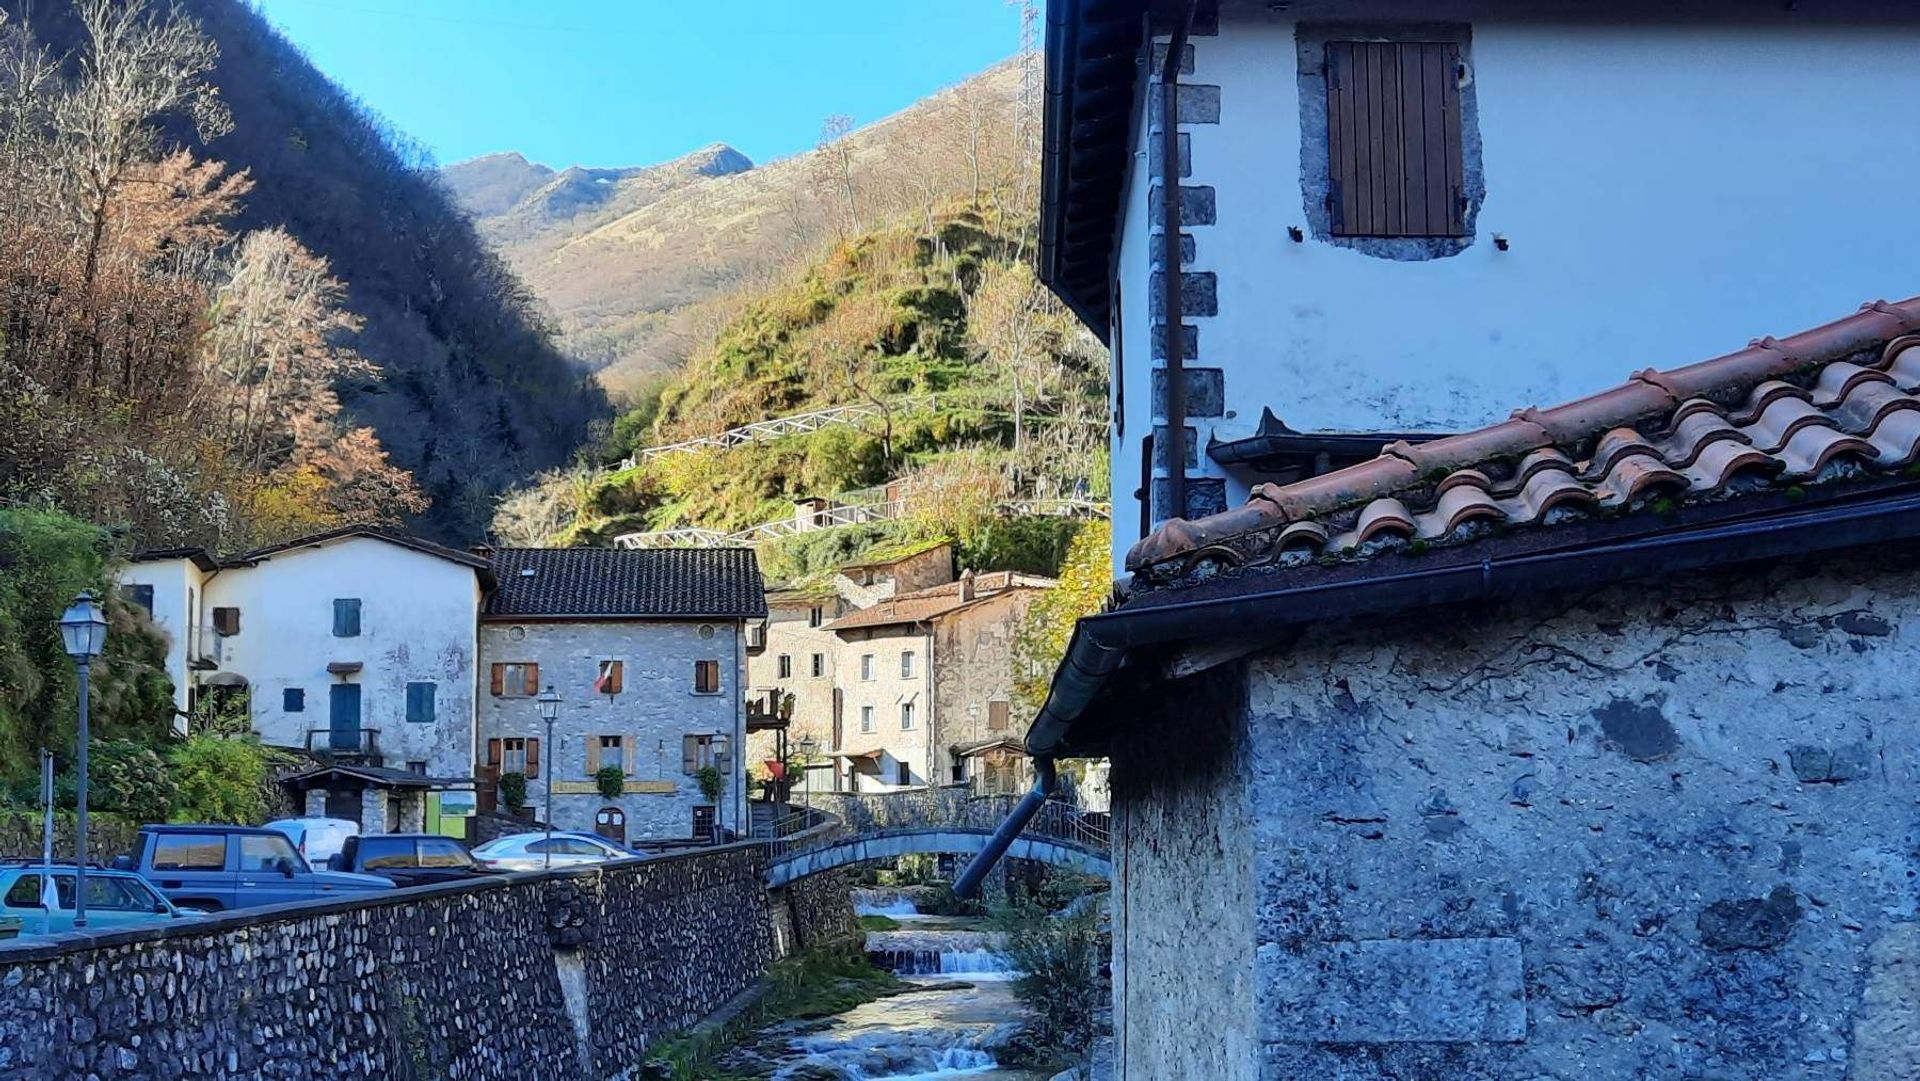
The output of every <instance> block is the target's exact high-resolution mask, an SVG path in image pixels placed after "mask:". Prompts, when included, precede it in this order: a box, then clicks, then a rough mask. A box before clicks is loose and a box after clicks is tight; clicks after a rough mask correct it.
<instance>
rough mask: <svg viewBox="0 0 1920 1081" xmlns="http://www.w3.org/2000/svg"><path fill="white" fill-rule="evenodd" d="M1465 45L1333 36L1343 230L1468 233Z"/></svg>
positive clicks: (1331, 165) (1331, 69) (1331, 125)
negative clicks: (1462, 93)
mask: <svg viewBox="0 0 1920 1081" xmlns="http://www.w3.org/2000/svg"><path fill="white" fill-rule="evenodd" d="M1459 67H1460V47H1459V46H1458V45H1455V44H1451V43H1440V42H1416V41H1331V42H1328V43H1327V167H1328V180H1329V187H1328V191H1327V204H1328V211H1329V217H1330V219H1331V221H1332V225H1333V234H1334V235H1335V236H1375V237H1396V236H1409V237H1421V236H1428V237H1432V236H1464V235H1465V234H1466V206H1465V200H1464V198H1463V196H1464V193H1465V190H1466V183H1465V179H1464V178H1465V166H1464V163H1463V162H1462V152H1461V151H1462V147H1461V138H1460V79H1459V75H1458V71H1459Z"/></svg>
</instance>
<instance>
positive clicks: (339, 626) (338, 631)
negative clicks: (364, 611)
mask: <svg viewBox="0 0 1920 1081" xmlns="http://www.w3.org/2000/svg"><path fill="white" fill-rule="evenodd" d="M333 636H334V637H335V638H358V637H360V598H358V597H336V598H334V602H333Z"/></svg>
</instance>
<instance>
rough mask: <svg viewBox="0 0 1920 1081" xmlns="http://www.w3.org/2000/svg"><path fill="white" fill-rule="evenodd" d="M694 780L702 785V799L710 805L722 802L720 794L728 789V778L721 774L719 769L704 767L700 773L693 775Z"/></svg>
mask: <svg viewBox="0 0 1920 1081" xmlns="http://www.w3.org/2000/svg"><path fill="white" fill-rule="evenodd" d="M693 779H694V780H695V781H698V782H699V784H700V795H701V797H702V798H704V799H705V800H706V801H707V802H708V803H719V802H720V793H722V792H724V791H726V789H727V777H726V774H724V773H721V772H720V769H719V767H717V766H702V767H700V772H698V773H696V774H694V775H693Z"/></svg>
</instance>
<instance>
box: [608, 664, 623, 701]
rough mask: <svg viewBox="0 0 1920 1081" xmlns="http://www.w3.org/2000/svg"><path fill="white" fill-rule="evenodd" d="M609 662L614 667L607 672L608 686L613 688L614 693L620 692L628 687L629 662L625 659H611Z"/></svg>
mask: <svg viewBox="0 0 1920 1081" xmlns="http://www.w3.org/2000/svg"><path fill="white" fill-rule="evenodd" d="M608 663H609V664H611V665H612V666H613V668H612V670H611V671H609V672H608V673H607V686H608V687H611V688H612V689H613V691H612V693H614V694H619V693H620V692H621V691H622V690H624V689H625V688H626V679H627V663H626V662H625V661H610V662H608Z"/></svg>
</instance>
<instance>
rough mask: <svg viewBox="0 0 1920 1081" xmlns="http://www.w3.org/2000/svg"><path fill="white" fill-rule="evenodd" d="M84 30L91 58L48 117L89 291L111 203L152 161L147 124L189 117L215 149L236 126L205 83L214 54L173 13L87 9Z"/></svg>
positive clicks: (93, 2) (85, 56)
mask: <svg viewBox="0 0 1920 1081" xmlns="http://www.w3.org/2000/svg"><path fill="white" fill-rule="evenodd" d="M80 22H81V25H82V26H84V27H85V28H86V31H87V38H88V48H87V49H86V50H85V51H84V52H83V53H82V54H81V56H80V74H79V78H78V79H77V80H76V81H75V83H74V85H73V87H72V88H71V90H69V91H68V92H67V93H66V94H64V95H62V96H61V97H60V98H59V99H58V101H57V102H56V103H55V105H54V107H53V123H54V126H55V128H56V129H57V130H58V132H59V133H60V134H61V135H62V136H64V138H63V139H62V141H61V145H62V147H63V148H64V150H65V153H66V154H67V155H68V161H67V163H66V165H67V169H66V170H65V172H66V174H67V177H68V179H69V181H70V182H71V183H72V185H73V188H74V190H73V193H72V199H73V203H74V210H75V212H76V218H77V224H78V226H79V232H80V236H81V238H82V242H83V244H84V245H85V247H84V251H85V253H86V255H85V260H84V266H83V270H82V281H83V283H84V284H85V286H86V287H87V288H89V289H90V288H91V287H92V283H93V281H94V280H95V278H96V277H97V276H98V273H99V259H100V249H101V244H102V242H103V240H104V238H105V235H106V229H107V222H108V217H109V215H110V213H111V211H112V204H113V200H114V198H115V197H116V196H117V195H118V194H119V192H120V189H121V187H122V185H123V184H125V183H126V182H127V180H128V177H129V175H130V174H131V173H132V172H133V170H134V169H135V168H136V167H137V166H139V165H140V164H142V163H144V162H148V161H152V160H154V159H155V158H156V157H157V156H158V153H159V138H160V137H159V133H158V132H157V131H155V130H154V127H153V121H154V120H155V119H156V118H158V117H160V116H163V115H166V114H169V113H174V112H185V113H186V114H188V115H189V116H191V117H192V118H193V120H194V123H195V125H196V126H197V127H198V128H199V131H200V134H201V136H202V137H203V138H207V139H212V138H215V137H217V136H218V135H221V134H224V133H225V132H226V131H228V130H229V129H230V128H231V127H232V119H231V117H229V116H228V115H227V111H226V108H225V107H224V106H223V105H222V104H221V103H220V100H219V95H218V93H217V92H216V91H215V89H214V87H213V85H212V84H211V83H209V82H208V81H207V80H206V78H205V76H206V75H207V74H208V73H209V72H210V71H212V70H213V65H214V62H215V61H216V60H217V59H218V58H219V55H220V54H219V49H218V48H217V47H216V46H215V45H214V44H213V42H212V41H211V40H210V39H208V38H207V37H206V36H205V35H203V34H202V33H201V32H200V26H199V24H198V23H196V22H194V21H193V20H191V19H188V18H185V17H184V16H181V15H180V14H179V13H178V12H177V11H175V10H174V9H172V8H171V7H169V8H167V9H166V10H164V11H155V10H153V9H152V8H150V7H149V4H148V2H147V0H85V2H84V3H82V4H81V5H80Z"/></svg>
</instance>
